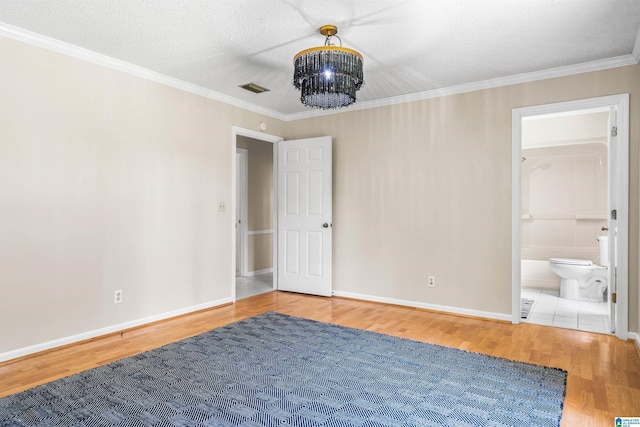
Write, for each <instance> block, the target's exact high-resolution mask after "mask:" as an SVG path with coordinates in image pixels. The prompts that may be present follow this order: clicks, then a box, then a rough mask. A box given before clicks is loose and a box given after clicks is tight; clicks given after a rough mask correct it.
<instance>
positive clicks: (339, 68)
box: [293, 25, 363, 110]
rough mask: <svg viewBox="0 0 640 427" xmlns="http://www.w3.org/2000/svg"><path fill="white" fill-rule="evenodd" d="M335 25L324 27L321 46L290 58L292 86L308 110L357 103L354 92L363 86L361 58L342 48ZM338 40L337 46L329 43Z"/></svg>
mask: <svg viewBox="0 0 640 427" xmlns="http://www.w3.org/2000/svg"><path fill="white" fill-rule="evenodd" d="M337 33H338V28H337V27H336V26H335V25H323V26H322V27H320V34H322V35H323V36H325V37H326V40H325V42H324V46H320V47H312V48H311V49H306V50H303V51H302V52H299V53H298V54H297V55H296V56H295V57H294V58H293V66H294V70H293V85H294V86H295V87H296V88H297V89H299V90H300V101H302V103H303V104H304V105H306V106H308V107H315V108H321V109H323V110H326V109H329V108H338V107H346V106H348V105H351V104H353V103H354V102H356V91H357V90H359V89H360V86H362V83H363V79H362V55H360V53H358V52H356V51H355V50H353V49H348V48H346V47H342V40H341V39H340V37H338V36H337V35H336V34H337ZM334 38H335V39H338V41H339V42H340V46H335V45H334V44H333V43H332V40H333V39H334Z"/></svg>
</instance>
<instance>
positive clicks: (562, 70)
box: [0, 22, 640, 122]
mask: <svg viewBox="0 0 640 427" xmlns="http://www.w3.org/2000/svg"><path fill="white" fill-rule="evenodd" d="M0 36H4V37H8V38H11V39H14V40H18V41H22V42H24V43H28V44H31V45H34V46H38V47H42V48H44V49H48V50H51V51H54V52H58V53H62V54H64V55H68V56H71V57H74V58H78V59H81V60H84V61H87V62H91V63H94V64H97V65H101V66H104V67H107V68H111V69H114V70H117V71H121V72H123V73H127V74H130V75H133V76H136V77H140V78H143V79H147V80H150V81H153V82H156V83H160V84H163V85H166V86H169V87H173V88H175V89H180V90H184V91H185V92H189V93H193V94H195V95H199V96H202V97H205V98H208V99H212V100H214V101H218V102H222V103H225V104H228V105H232V106H234V107H238V108H242V109H245V110H248V111H252V112H254V113H258V114H263V115H265V116H267V117H272V118H274V119H278V120H282V121H285V122H289V121H294V120H301V119H307V118H312V117H321V116H328V115H332V114H342V113H348V112H350V111H358V110H366V109H370V108H378V107H385V106H389V105H395V104H403V103H406V102H414V101H422V100H426V99H432V98H439V97H442V96H450V95H458V94H462V93H467V92H474V91H477V90H483V89H492V88H497V87H502V86H509V85H513V84H519V83H528V82H534V81H538V80H545V79H551V78H555V77H564V76H570V75H574V74H580V73H587V72H592V71H600V70H606V69H609V68H617V67H624V66H627V65H636V64H638V63H640V31H639V32H638V35H637V37H636V42H635V45H634V48H633V52H632V53H631V54H629V55H622V56H617V57H614V58H608V59H602V60H597V61H592V62H585V63H582V64H575V65H568V66H564V67H557V68H550V69H547V70H541V71H535V72H531V73H523V74H516V75H513V76H507V77H499V78H495V79H489V80H483V81H478V82H472V83H465V84H462V85H457V86H449V87H444V88H438V89H432V90H426V91H422V92H414V93H409V94H406V95H399V96H393V97H389V98H384V99H378V100H372V101H362V102H357V103H355V104H353V105H351V106H349V107H348V109H336V110H307V111H303V112H300V113H293V114H284V113H280V112H278V111H275V110H272V109H269V108H265V107H260V106H258V105H255V104H252V103H250V102H246V101H242V100H240V99H237V98H234V97H231V96H228V95H224V94H221V93H219V92H216V91H213V90H211V89H207V88H204V87H202V86H198V85H195V84H192V83H188V82H185V81H184V80H180V79H176V78H174V77H169V76H166V75H164V74H161V73H158V72H155V71H151V70H149V69H146V68H143V67H139V66H137V65H133V64H131V63H129V62H125V61H121V60H119V59H115V58H112V57H110V56H106V55H102V54H100V53H97V52H94V51H92V50H89V49H84V48H81V47H79V46H76V45H73V44H70V43H66V42H63V41H60V40H56V39H53V38H50V37H46V36H43V35H41V34H37V33H33V32H31V31H27V30H24V29H22V28H18V27H14V26H12V25H8V24H4V23H1V22H0Z"/></svg>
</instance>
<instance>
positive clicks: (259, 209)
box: [237, 136, 274, 272]
mask: <svg viewBox="0 0 640 427" xmlns="http://www.w3.org/2000/svg"><path fill="white" fill-rule="evenodd" d="M237 146H238V147H239V148H245V149H247V151H248V163H249V165H248V173H247V175H248V176H247V178H248V179H247V181H248V182H247V187H248V193H249V194H248V195H247V202H248V203H247V204H248V206H247V223H248V224H247V229H248V231H249V235H248V236H247V250H248V260H247V271H249V272H254V271H263V270H268V269H272V268H273V256H272V253H273V241H272V233H273V198H274V194H273V144H272V143H271V142H265V141H260V140H256V139H252V138H248V137H244V136H238V139H237ZM268 231H270V232H271V233H267V232H268ZM252 232H259V233H261V234H252Z"/></svg>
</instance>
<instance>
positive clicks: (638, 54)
mask: <svg viewBox="0 0 640 427" xmlns="http://www.w3.org/2000/svg"><path fill="white" fill-rule="evenodd" d="M631 56H633V59H635V60H636V64H639V63H640V30H638V34H636V43H635V44H634V45H633V51H632V52H631Z"/></svg>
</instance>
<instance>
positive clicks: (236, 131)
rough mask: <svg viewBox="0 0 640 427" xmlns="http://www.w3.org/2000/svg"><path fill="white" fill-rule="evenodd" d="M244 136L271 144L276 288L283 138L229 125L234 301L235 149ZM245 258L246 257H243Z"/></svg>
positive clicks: (233, 287)
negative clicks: (279, 185) (280, 155)
mask: <svg viewBox="0 0 640 427" xmlns="http://www.w3.org/2000/svg"><path fill="white" fill-rule="evenodd" d="M238 136H245V137H247V138H251V139H257V140H260V141H265V142H270V143H272V144H273V212H272V215H271V218H272V227H271V228H272V229H273V248H272V253H273V259H272V262H273V287H274V289H278V259H277V256H278V255H277V254H278V237H277V236H278V186H277V182H278V181H277V175H276V174H277V171H278V156H277V149H278V142H280V141H282V140H283V139H284V138H282V137H280V136H276V135H269V134H267V133H264V132H258V131H255V130H251V129H245V128H241V127H238V126H232V127H231V148H232V150H231V153H232V155H231V181H232V182H231V208H232V210H233V211H232V212H231V221H230V223H231V236H232V238H231V242H232V243H231V245H232V248H231V253H232V254H233V257H232V258H233V262H232V263H231V276H230V286H231V299H232V301H233V302H235V301H236V227H235V221H236V219H235V218H236V197H237V195H236V149H237V148H238V147H237V144H236V141H237V137H238ZM245 260H246V258H245Z"/></svg>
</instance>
